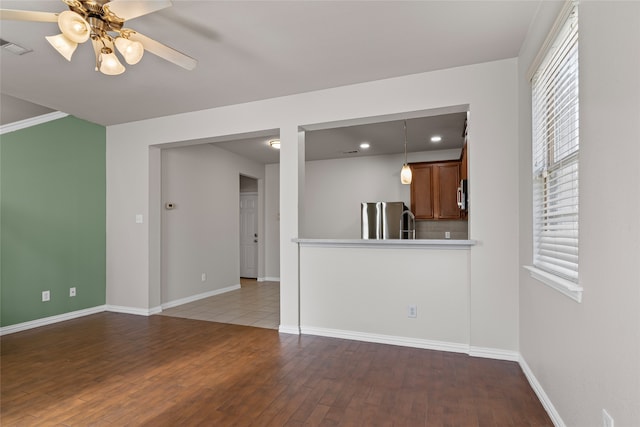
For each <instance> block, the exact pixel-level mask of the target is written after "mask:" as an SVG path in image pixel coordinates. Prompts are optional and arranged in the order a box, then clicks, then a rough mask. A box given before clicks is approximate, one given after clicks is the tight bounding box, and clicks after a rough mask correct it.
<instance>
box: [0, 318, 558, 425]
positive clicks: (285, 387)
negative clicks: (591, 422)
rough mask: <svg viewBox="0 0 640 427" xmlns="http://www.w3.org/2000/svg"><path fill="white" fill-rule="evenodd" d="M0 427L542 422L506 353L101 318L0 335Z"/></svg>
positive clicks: (543, 416) (167, 320) (547, 422)
mask: <svg viewBox="0 0 640 427" xmlns="http://www.w3.org/2000/svg"><path fill="white" fill-rule="evenodd" d="M0 344H1V351H2V353H1V354H2V358H1V369H2V370H1V384H0V387H1V396H0V398H1V401H0V404H1V418H0V424H1V425H2V426H5V427H6V426H14V425H25V426H48V425H51V426H57V425H59V426H125V425H131V426H140V425H142V426H200V425H202V426H253V425H256V426H299V425H309V426H314V425H327V426H330V425H341V426H429V427H431V426H433V427H436V426H518V427H520V426H552V425H553V424H552V422H551V420H550V419H549V417H548V416H547V414H546V413H545V411H544V409H543V408H542V405H541V404H540V402H539V401H538V399H537V398H536V396H535V394H534V393H533V391H532V389H531V388H530V386H529V384H528V383H527V380H526V378H525V377H524V375H523V374H522V372H521V370H520V367H519V366H518V364H517V363H514V362H505V361H495V360H488V359H480V358H473V357H469V356H466V355H462V354H455V353H446V352H439V351H431V350H420V349H413V348H404V347H396V346H390V345H382V344H371V343H363V342H357V341H348V340H340V339H332V338H322V337H313V336H307V335H305V336H300V337H298V336H295V335H287V334H279V333H278V332H277V331H275V330H269V329H262V328H253V327H247V326H239V325H228V324H220V323H213V322H205V321H200V320H191V319H180V318H173V317H166V316H151V317H141V316H133V315H127V314H116V313H101V314H96V315H92V316H87V317H84V318H81V319H75V320H70V321H67V322H63V323H58V324H55V325H49V326H45V327H41V328H38V329H33V330H29V331H24V332H19V333H15V334H10V335H6V336H3V337H2V338H1V339H0Z"/></svg>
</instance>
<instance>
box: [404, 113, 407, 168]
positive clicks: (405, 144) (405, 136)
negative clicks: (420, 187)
mask: <svg viewBox="0 0 640 427" xmlns="http://www.w3.org/2000/svg"><path fill="white" fill-rule="evenodd" d="M404 164H405V165H406V164H407V121H406V120H405V121H404Z"/></svg>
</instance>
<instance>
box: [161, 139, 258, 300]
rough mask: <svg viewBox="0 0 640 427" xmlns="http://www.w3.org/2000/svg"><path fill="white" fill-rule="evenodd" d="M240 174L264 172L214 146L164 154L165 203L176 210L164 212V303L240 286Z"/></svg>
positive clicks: (255, 165)
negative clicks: (204, 276)
mask: <svg viewBox="0 0 640 427" xmlns="http://www.w3.org/2000/svg"><path fill="white" fill-rule="evenodd" d="M240 174H243V175H247V176H251V177H254V178H257V179H263V178H264V176H263V174H264V168H263V166H262V165H260V164H258V163H255V162H253V161H251V160H248V159H246V158H243V157H239V156H237V155H235V154H233V153H230V152H228V151H226V150H223V149H221V148H218V147H215V146H212V145H210V144H203V145H194V146H189V147H180V148H168V149H164V150H162V204H163V205H164V203H167V202H172V203H174V204H175V206H176V207H175V209H173V210H164V209H163V210H162V303H168V302H172V301H176V300H179V299H182V298H186V297H190V296H193V295H197V294H201V293H205V292H209V291H213V290H217V289H221V288H226V287H229V286H233V285H238V284H239V283H240V261H239V255H240V247H239V235H240V227H239V215H240V212H239V198H240V196H239V194H240V189H239V179H240V178H239V175H240ZM202 273H205V274H206V281H204V282H203V281H202V280H201V274H202Z"/></svg>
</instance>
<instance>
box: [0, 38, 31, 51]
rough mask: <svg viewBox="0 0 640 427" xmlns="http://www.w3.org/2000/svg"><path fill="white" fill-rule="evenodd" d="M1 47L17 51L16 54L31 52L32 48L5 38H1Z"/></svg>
mask: <svg viewBox="0 0 640 427" xmlns="http://www.w3.org/2000/svg"><path fill="white" fill-rule="evenodd" d="M0 47H1V48H3V49H6V50H8V51H9V52H11V53H15V54H16V55H24V54H25V53H29V52H31V49H27V48H25V47H22V46H20V45H17V44H15V43H11V42H9V41H6V40H3V39H0Z"/></svg>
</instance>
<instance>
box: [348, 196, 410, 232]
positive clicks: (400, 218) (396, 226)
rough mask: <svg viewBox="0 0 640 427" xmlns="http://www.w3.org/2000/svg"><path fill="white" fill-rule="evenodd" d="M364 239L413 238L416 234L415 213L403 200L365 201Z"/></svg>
mask: <svg viewBox="0 0 640 427" xmlns="http://www.w3.org/2000/svg"><path fill="white" fill-rule="evenodd" d="M361 224H362V227H361V229H362V233H361V237H362V238H363V239H411V238H414V236H415V231H414V230H415V221H414V217H413V214H412V213H411V211H410V210H409V209H408V208H407V206H406V205H405V204H404V203H402V202H363V203H362V204H361Z"/></svg>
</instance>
